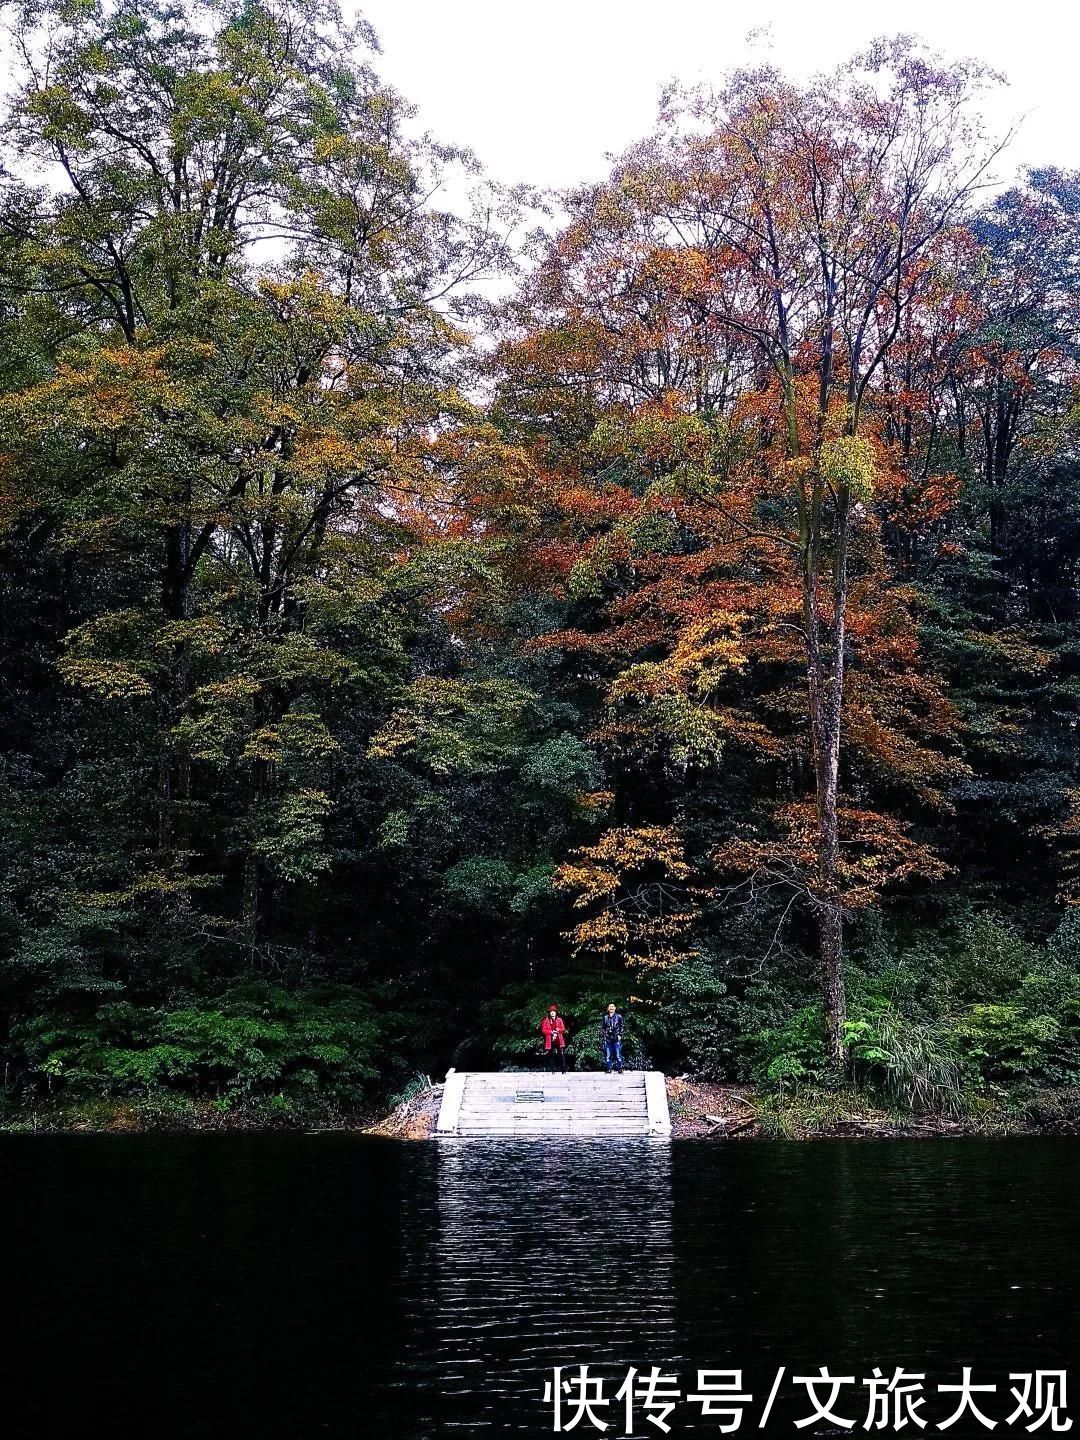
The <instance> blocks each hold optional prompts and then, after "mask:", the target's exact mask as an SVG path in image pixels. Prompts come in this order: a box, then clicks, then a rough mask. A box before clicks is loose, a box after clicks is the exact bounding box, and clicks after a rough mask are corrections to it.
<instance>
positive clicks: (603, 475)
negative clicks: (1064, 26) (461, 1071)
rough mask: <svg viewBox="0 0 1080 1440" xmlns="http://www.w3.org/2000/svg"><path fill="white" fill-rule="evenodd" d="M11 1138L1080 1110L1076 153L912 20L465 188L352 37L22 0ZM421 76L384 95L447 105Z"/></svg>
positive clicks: (130, 2) (309, 20)
mask: <svg viewBox="0 0 1080 1440" xmlns="http://www.w3.org/2000/svg"><path fill="white" fill-rule="evenodd" d="M7 13H8V15H10V18H11V26H10V34H9V36H8V38H7V40H6V42H5V53H6V57H7V64H8V65H9V66H10V70H11V74H12V77H13V78H12V82H11V85H10V95H9V110H8V114H7V118H6V123H5V126H4V131H3V137H2V142H0V143H2V148H3V154H2V158H0V337H2V338H0V587H2V590H0V1056H2V1070H3V1086H2V1092H0V1093H2V1096H3V1100H2V1107H3V1113H4V1114H7V1115H17V1114H18V1113H20V1111H21V1110H23V1109H25V1107H26V1106H27V1105H35V1106H36V1105H41V1104H43V1103H50V1102H56V1103H59V1102H61V1101H63V1102H65V1103H66V1102H75V1101H85V1102H87V1103H89V1102H92V1101H102V1102H115V1101H119V1100H126V1101H132V1100H137V1101H138V1102H139V1104H141V1105H143V1106H144V1107H146V1108H147V1109H148V1111H154V1109H155V1107H156V1113H160V1114H161V1115H168V1114H170V1113H178V1110H179V1109H180V1108H182V1107H183V1106H184V1105H187V1104H190V1103H191V1101H192V1099H193V1098H198V1099H200V1100H202V1101H204V1102H206V1103H208V1104H211V1105H212V1106H214V1107H216V1108H217V1109H218V1110H221V1111H228V1110H230V1109H237V1108H244V1107H247V1109H248V1110H249V1111H250V1112H251V1113H256V1114H263V1115H265V1116H267V1117H273V1116H276V1117H283V1118H286V1119H287V1118H288V1117H298V1116H300V1117H302V1116H311V1115H313V1114H316V1113H320V1112H321V1111H330V1110H339V1111H343V1112H345V1111H350V1110H353V1109H356V1108H363V1107H364V1106H370V1105H372V1104H374V1103H378V1102H379V1101H382V1100H385V1099H386V1098H387V1097H391V1096H394V1095H396V1094H400V1093H402V1092H403V1091H404V1090H405V1089H406V1087H408V1085H409V1084H410V1082H411V1079H412V1077H414V1076H415V1075H417V1074H421V1075H423V1074H427V1075H432V1076H437V1077H441V1075H442V1074H443V1073H444V1072H445V1070H446V1069H447V1067H448V1066H450V1065H455V1066H458V1067H459V1068H461V1067H466V1068H474V1069H479V1068H498V1067H500V1066H529V1065H532V1064H535V1063H537V1062H536V1052H537V1049H538V1042H539V1036H538V1031H537V1026H538V1022H539V1019H540V1017H541V1015H542V1013H543V1011H544V1009H545V1008H546V1006H547V1005H548V1003H549V1002H552V1001H555V1002H557V1003H558V1005H559V1006H560V1008H561V1009H562V1011H563V1013H564V1014H565V1015H566V1017H567V1020H568V1024H569V1026H570V1030H571V1035H572V1045H573V1051H574V1063H575V1064H576V1065H577V1066H579V1067H581V1066H589V1065H593V1064H595V1063H596V1059H597V1050H598V1028H597V1021H598V1018H599V1015H600V1013H601V1010H602V1008H603V1007H604V1006H605V1005H606V1004H607V1002H608V1001H609V1000H614V1001H615V1002H616V1003H618V1005H619V1006H620V1007H622V1009H623V1010H624V1013H625V1016H626V1027H627V1041H628V1046H629V1048H630V1051H631V1059H632V1061H633V1063H635V1064H639V1065H640V1064H648V1065H654V1066H657V1067H659V1068H663V1069H665V1070H667V1071H669V1072H673V1073H685V1074H689V1075H693V1076H698V1077H703V1078H705V1079H709V1080H716V1081H728V1082H738V1083H743V1084H751V1085H754V1086H756V1087H757V1088H758V1090H759V1091H760V1092H761V1093H762V1094H763V1095H771V1096H774V1097H778V1099H779V1101H780V1102H781V1103H783V1102H785V1100H786V1101H791V1102H793V1103H794V1102H797V1101H798V1097H799V1096H800V1095H802V1096H806V1095H819V1094H825V1095H833V1096H837V1095H865V1094H872V1095H874V1096H876V1097H878V1099H879V1100H880V1101H881V1102H882V1103H884V1104H887V1105H890V1106H892V1107H894V1108H895V1109H896V1110H898V1111H921V1112H926V1113H936V1114H943V1115H953V1116H959V1115H976V1116H978V1115H984V1116H985V1115H993V1114H999V1113H1013V1114H1023V1115H1027V1116H1031V1117H1036V1118H1037V1117H1039V1116H1046V1115H1050V1116H1053V1115H1061V1114H1073V1115H1080V910H1078V909H1077V905H1078V904H1080V751H1078V746H1077V723H1078V718H1080V591H1078V582H1080V171H1076V172H1066V171H1063V170H1060V169H1057V168H1052V167H1046V168H1042V169H1038V168H1031V169H1025V170H1024V171H1022V172H1021V173H1017V172H1016V169H1015V166H1014V163H1013V162H1012V160H1011V158H1010V148H1009V143H1008V142H1009V138H1010V137H1009V136H1007V135H1004V136H1003V135H999V134H995V133H993V131H992V130H991V129H990V128H989V127H988V126H987V125H986V124H985V123H984V121H983V119H982V118H981V117H982V115H983V114H984V107H985V97H986V96H987V94H988V93H989V92H990V91H991V90H992V88H993V87H994V86H995V85H997V84H998V77H996V76H995V75H994V74H992V73H991V72H990V71H989V70H988V69H987V68H986V67H984V66H982V65H981V64H979V63H978V62H977V61H975V60H961V59H957V58H955V57H948V58H946V59H942V58H940V57H938V56H935V55H933V54H932V53H930V52H928V51H927V50H926V49H925V48H924V47H923V46H922V45H921V44H920V43H919V42H917V41H915V40H913V39H910V38H897V39H893V40H882V41H880V42H878V43H877V44H875V45H874V46H873V47H872V48H871V49H870V50H869V51H867V52H866V53H863V54H860V55H857V56H855V57H853V58H850V59H845V58H844V57H843V56H838V57H837V59H838V61H842V63H841V64H840V65H839V68H838V69H836V70H835V71H834V72H833V73H831V74H828V75H823V76H821V77H819V78H817V79H814V80H811V81H807V82H803V81H795V80H793V79H791V78H789V77H788V76H786V75H785V74H783V73H781V72H779V71H777V70H775V69H773V68H770V67H767V66H766V67H762V68H756V69H744V70H735V71H727V70H725V67H724V64H723V57H716V59H717V65H716V70H717V79H716V87H715V88H710V89H704V88H697V89H683V88H680V87H679V86H676V85H672V86H671V87H670V88H669V89H668V91H666V92H665V94H664V97H663V101H662V104H661V107H660V111H659V114H658V116H657V121H656V125H655V128H654V130H653V133H652V134H650V135H648V136H645V137H644V138H642V139H641V140H640V142H638V143H637V144H635V145H634V146H633V147H632V148H631V149H629V150H628V151H627V152H626V153H625V154H624V155H622V156H621V158H619V159H618V160H617V162H616V163H614V165H613V166H612V168H611V171H610V174H609V176H608V177H607V178H606V179H604V180H603V181H602V182H601V183H596V184H589V185H584V186H582V187H580V188H578V189H576V190H574V191H572V192H570V193H567V194H560V195H557V196H550V195H541V194H538V193H537V192H535V191H534V190H532V189H531V188H530V187H529V185H528V181H529V177H528V176H522V177H520V178H521V181H522V183H521V185H520V186H519V187H517V188H507V187H505V186H499V185H496V184H495V183H493V182H492V181H491V180H489V179H487V178H486V177H485V175H484V173H483V170H482V168H481V166H480V163H479V161H478V160H477V159H476V157H474V156H473V155H472V154H471V153H470V152H468V151H465V150H462V149H459V148H456V147H455V146H453V145H451V144H448V143H445V142H444V141H443V140H441V139H439V138H434V137H432V136H430V135H429V134H427V133H425V132H424V131H423V129H422V126H421V120H420V117H419V116H418V114H417V112H416V111H415V110H414V109H413V108H412V107H411V106H410V104H409V103H408V101H407V100H406V99H404V98H403V97H401V96H399V95H398V94H396V93H395V92H394V91H393V90H392V89H391V88H390V87H388V86H387V85H385V84H384V83H383V82H382V81H381V80H380V78H379V73H378V60H379V55H378V42H377V37H376V36H375V35H374V34H373V32H372V31H371V30H370V28H369V27H368V26H367V25H366V24H365V23H364V22H363V21H362V20H360V21H357V22H355V23H352V22H346V21H345V20H344V19H343V17H342V15H341V13H340V11H339V10H338V8H337V6H336V3H335V0H27V3H25V4H23V5H21V6H20V7H17V8H16V9H15V10H14V11H13V12H12V11H9V12H7ZM423 98H424V97H423V96H417V97H411V99H412V100H415V101H417V102H418V103H419V104H420V105H421V106H422V104H423Z"/></svg>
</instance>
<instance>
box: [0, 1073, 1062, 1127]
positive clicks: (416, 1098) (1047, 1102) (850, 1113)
mask: <svg viewBox="0 0 1080 1440" xmlns="http://www.w3.org/2000/svg"><path fill="white" fill-rule="evenodd" d="M425 1079H426V1077H425ZM666 1083H667V1094H668V1104H669V1107H670V1111H671V1139H672V1140H699V1141H705V1140H739V1141H743V1140H761V1139H782V1140H794V1141H806V1140H825V1139H875V1140H888V1139H903V1140H910V1139H963V1138H988V1137H993V1136H1001V1137H1009V1136H1013V1137H1015V1136H1076V1135H1080V1088H1077V1089H1069V1090H1064V1091H1046V1092H1040V1093H1039V1094H1038V1095H1037V1096H1036V1097H1034V1099H1033V1100H1032V1101H1031V1102H1029V1104H1028V1105H1027V1106H1026V1107H1025V1108H1023V1109H1015V1108H1010V1107H1008V1106H1007V1105H1006V1104H1004V1103H1000V1102H998V1103H994V1102H991V1101H986V1102H985V1103H984V1104H983V1105H982V1106H981V1107H980V1108H979V1109H978V1110H977V1111H972V1112H971V1113H968V1114H965V1115H962V1116H958V1117H950V1116H946V1115H940V1114H932V1113H922V1114H916V1113H911V1112H900V1111H898V1110H889V1109H887V1108H884V1107H882V1106H881V1105H880V1104H878V1103H876V1102H875V1101H874V1100H873V1099H872V1098H871V1097H869V1096H867V1095H866V1094H864V1093H862V1092H859V1091H856V1090H843V1091H832V1092H830V1091H811V1090H802V1091H795V1092H789V1093H788V1094H787V1095H778V1094H776V1093H772V1092H761V1091H758V1090H755V1088H754V1087H753V1086H750V1085H724V1084H720V1083H717V1082H713V1081H703V1080H695V1079H692V1078H691V1077H690V1076H686V1075H683V1076H669V1077H668V1078H667V1082H666ZM442 1088H443V1087H442V1085H441V1084H433V1083H432V1082H430V1081H427V1083H426V1084H425V1085H424V1086H423V1087H421V1088H420V1089H418V1090H416V1091H415V1092H414V1093H413V1094H412V1095H410V1096H409V1097H408V1098H406V1099H405V1100H403V1101H401V1102H400V1103H399V1104H397V1105H396V1106H394V1107H393V1108H391V1109H390V1110H388V1111H383V1112H379V1111H371V1110H368V1111H364V1110H357V1109H352V1110H349V1109H338V1108H337V1107H335V1106H333V1105H325V1106H324V1105H319V1104H315V1105H307V1106H299V1105H288V1104H282V1103H280V1102H276V1103H275V1102H274V1101H270V1102H265V1101H260V1102H251V1103H248V1104H246V1105H236V1106H227V1107H226V1106H223V1105H222V1104H221V1102H220V1101H217V1102H215V1101H213V1100H191V1099H187V1098H184V1097H166V1098H161V1097H158V1098H154V1099H148V1100H121V1101H117V1100H105V1099H94V1100H85V1101H63V1100H54V1101H51V1102H44V1103H41V1104H38V1105H34V1106H21V1107H13V1108H11V1109H10V1110H9V1111H7V1112H6V1113H0V1134H8V1135H15V1134H19V1135H62V1134H93V1135H204V1134H220V1135H230V1134H231V1135H241V1134H247V1135H255V1134H288V1133H292V1134H302V1133H307V1134H353V1135H364V1136H370V1137H376V1138H383V1139H393V1140H406V1141H414V1140H429V1139H432V1138H433V1137H434V1131H435V1124H436V1121H437V1118H438V1112H439V1101H440V1099H441V1095H442Z"/></svg>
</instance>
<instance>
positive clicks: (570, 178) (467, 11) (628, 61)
mask: <svg viewBox="0 0 1080 1440" xmlns="http://www.w3.org/2000/svg"><path fill="white" fill-rule="evenodd" d="M345 3H346V5H347V6H348V5H349V3H350V0H345ZM354 8H356V7H354ZM358 8H359V9H360V11H361V12H362V13H363V14H365V15H366V16H367V18H368V19H369V20H370V21H371V22H372V24H373V25H374V26H375V28H376V30H377V31H378V33H379V36H380V39H381V41H382V46H383V55H382V59H381V63H380V65H379V69H380V72H381V74H382V76H383V78H384V79H386V80H387V81H389V82H390V83H391V84H393V85H394V86H395V88H397V89H398V90H400V91H401V92H402V93H403V94H404V95H405V96H406V97H407V98H408V99H410V100H412V101H413V102H414V103H415V104H417V105H419V107H420V111H421V118H422V120H423V122H424V125H425V128H428V129H430V130H432V131H433V132H434V133H435V135H436V136H437V137H438V138H439V139H443V140H448V141H453V142H455V143H457V144H461V145H467V146H470V147H471V148H472V149H473V150H475V151H476V152H477V154H478V155H479V157H480V159H481V160H482V161H483V162H484V164H485V165H486V167H487V169H488V170H489V172H490V173H491V174H492V175H494V176H495V177H497V178H498V179H500V180H505V181H517V180H523V181H528V182H530V183H531V184H534V185H543V186H564V185H572V184H574V183H575V182H577V181H581V180H591V179H597V178H599V177H600V176H602V175H603V174H604V173H605V172H606V169H607V166H606V164H605V160H604V155H605V152H609V151H614V152H619V151H621V150H622V149H624V148H625V147H626V146H627V145H629V144H631V143H632V142H633V141H634V140H637V139H639V138H640V137H641V136H642V135H644V134H646V133H647V132H648V131H649V129H650V128H651V126H652V123H653V118H654V116H655V113H656V102H657V97H658V95H659V92H660V89H661V87H662V86H663V85H664V84H665V83H666V82H667V81H669V80H671V79H672V78H678V79H680V80H682V81H684V82H685V83H693V82H695V81H699V80H718V79H719V78H721V76H722V75H723V73H724V71H725V70H726V69H728V68H729V67H731V66H733V65H738V64H743V63H745V62H746V61H748V60H755V59H756V60H757V61H759V62H760V61H764V60H768V61H770V62H771V63H773V64H776V65H778V66H780V67H781V68H783V69H785V70H787V71H788V72H789V73H791V74H794V75H800V74H808V73H811V72H813V71H814V70H821V69H831V68H832V67H833V66H834V65H836V64H838V63H839V62H840V61H841V60H843V59H845V58H847V56H848V55H850V54H851V53H852V52H853V51H854V50H857V49H858V48H860V47H861V46H862V45H863V44H865V43H866V42H867V41H868V40H870V39H872V38H873V37H874V36H876V35H879V34H881V33H883V32H884V33H890V34H892V33H895V32H896V31H897V30H900V29H903V30H906V31H908V32H911V33H914V34H917V35H920V36H922V37H923V38H924V39H926V40H927V41H928V42H929V43H930V44H931V45H933V46H934V47H935V48H936V49H938V50H940V51H942V52H943V53H944V54H946V55H950V56H958V55H975V56H977V57H978V58H979V59H982V60H985V61H986V62H987V63H988V64H990V65H992V66H993V67H994V68H995V69H1000V70H1004V71H1005V72H1006V73H1007V75H1008V79H1009V82H1010V83H1009V86H1008V88H1007V89H1005V90H1004V91H1002V92H1001V94H1000V95H999V96H998V97H997V98H996V99H995V100H994V102H993V104H992V106H987V107H986V111H987V114H988V115H989V116H990V119H991V121H992V122H993V125H994V127H995V129H998V130H1005V129H1008V128H1009V126H1010V124H1012V123H1013V122H1014V121H1016V120H1017V119H1019V118H1020V117H1021V116H1023V117H1025V118H1024V120H1023V123H1022V125H1021V128H1020V133H1019V135H1018V138H1017V139H1016V141H1015V142H1014V144H1013V146H1012V147H1011V150H1010V152H1009V157H1008V159H1007V160H1003V161H1002V162H1001V165H999V171H1004V170H1005V169H1009V170H1015V169H1017V168H1019V166H1020V165H1022V164H1047V163H1050V164H1056V165H1062V166H1067V167H1071V168H1078V167H1080V81H1078V78H1077V68H1076V67H1077V43H1078V41H1080V20H1077V18H1076V15H1075V12H1077V11H1080V6H1077V5H1076V4H1075V3H1074V4H1071V5H1066V4H1065V3H1059V0H1019V3H1017V0H1013V3H1010V4H1008V5H1005V4H999V3H995V0H985V3H979V4H974V3H971V0H906V3H905V4H904V5H903V6H902V7H895V9H894V8H892V7H882V6H880V5H877V4H874V3H872V0H871V3H853V0H826V3H824V4H816V5H814V4H808V3H806V0H798V3H796V0H763V3H760V4H754V3H750V4H742V3H739V0H735V3H729V0H649V3H647V4H645V3H641V0H366V3H362V4H360V5H359V7H358ZM763 28H765V33H764V34H762V33H761V31H762V29H763ZM753 30H756V31H757V32H758V34H757V35H756V37H755V36H754V35H753V34H752V33H751V32H752V31H753Z"/></svg>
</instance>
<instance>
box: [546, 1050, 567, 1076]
mask: <svg viewBox="0 0 1080 1440" xmlns="http://www.w3.org/2000/svg"><path fill="white" fill-rule="evenodd" d="M547 1067H548V1069H549V1070H561V1071H562V1072H563V1074H564V1075H565V1074H566V1051H565V1049H564V1048H563V1047H562V1046H561V1045H552V1047H551V1049H550V1050H549V1051H548V1052H547Z"/></svg>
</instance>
